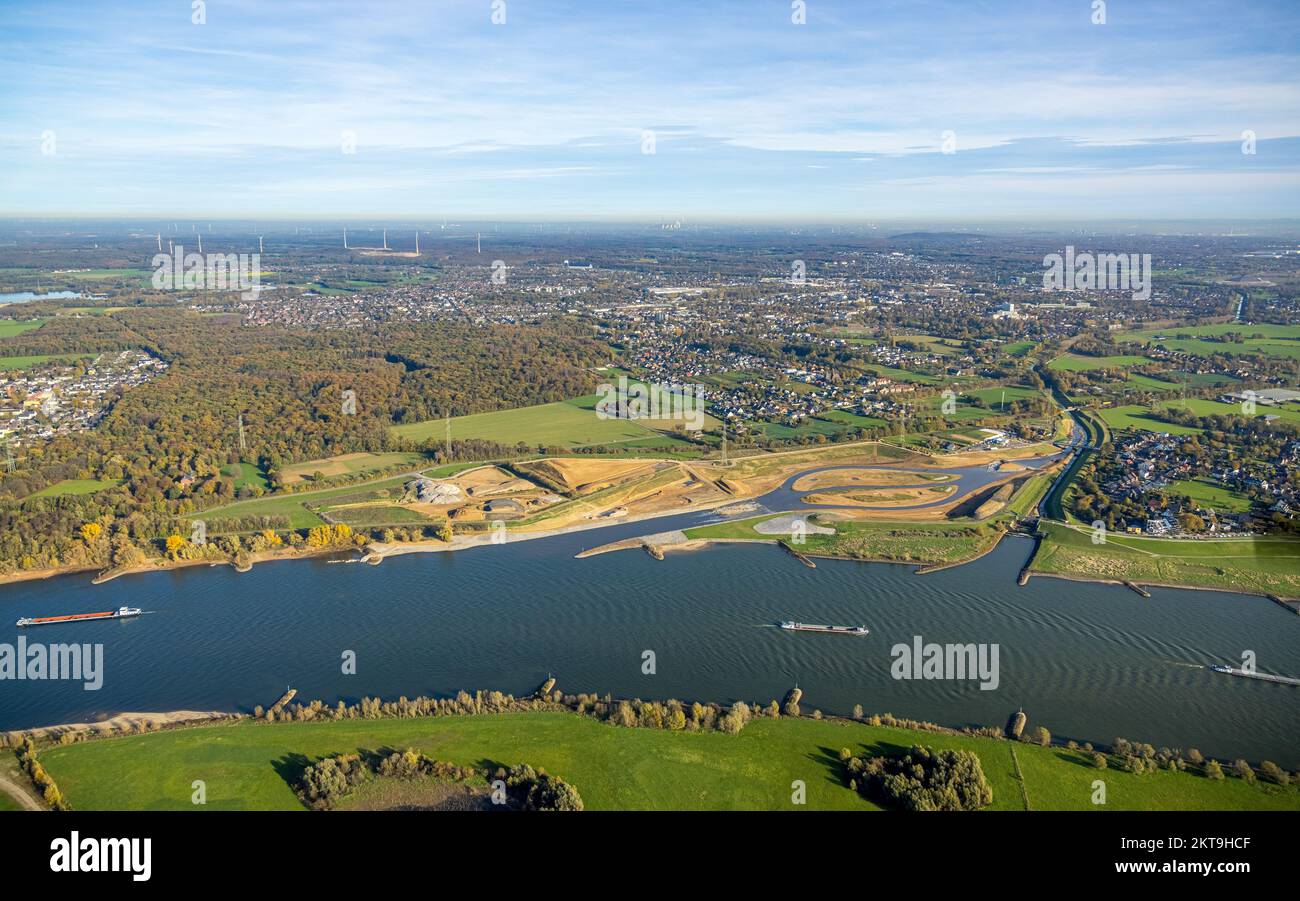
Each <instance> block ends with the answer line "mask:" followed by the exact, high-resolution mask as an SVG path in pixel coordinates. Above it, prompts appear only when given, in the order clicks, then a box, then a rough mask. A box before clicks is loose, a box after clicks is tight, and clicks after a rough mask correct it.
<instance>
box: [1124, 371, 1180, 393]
mask: <svg viewBox="0 0 1300 901" xmlns="http://www.w3.org/2000/svg"><path fill="white" fill-rule="evenodd" d="M1124 381H1125V382H1126V383H1127V384H1129V385H1132V386H1134V387H1137V388H1145V389H1147V390H1148V391H1176V390H1178V389H1179V388H1180V387H1181V386H1180V385H1179V384H1178V383H1177V382H1167V381H1164V380H1163V379H1155V378H1152V377H1151V376H1149V375H1143V374H1142V373H1140V372H1130V373H1128V374H1127V377H1126V378H1125V379H1124Z"/></svg>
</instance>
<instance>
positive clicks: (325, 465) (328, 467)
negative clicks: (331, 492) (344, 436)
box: [281, 451, 426, 482]
mask: <svg viewBox="0 0 1300 901" xmlns="http://www.w3.org/2000/svg"><path fill="white" fill-rule="evenodd" d="M340 456H346V457H349V458H350V459H347V460H343V459H340V457H326V458H324V459H321V460H304V461H303V462H301V463H291V464H289V465H288V466H285V467H284V468H283V470H281V474H282V475H283V477H284V479H285V481H294V482H297V481H300V480H303V479H307V480H310V479H311V477H312V474H313V473H315V472H316V471H318V470H322V471H324V473H325V476H326V478H327V479H328V478H330V477H331V476H338V475H344V474H348V475H365V474H367V473H371V472H378V471H379V470H383V469H389V468H391V467H394V466H409V467H411V468H412V469H415V468H418V467H419V466H420V464H421V463H424V462H425V461H426V458H425V456H424V454H421V453H406V452H398V451H395V452H392V453H367V454H361V455H353V454H343V455H340ZM340 466H341V467H342V468H343V469H344V470H345V472H344V473H338V472H336V471H334V470H337V469H338V468H339V467H340Z"/></svg>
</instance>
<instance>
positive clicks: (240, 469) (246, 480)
mask: <svg viewBox="0 0 1300 901" xmlns="http://www.w3.org/2000/svg"><path fill="white" fill-rule="evenodd" d="M221 472H222V474H224V475H228V476H234V477H235V490H236V491H238V490H239V489H240V488H243V487H244V486H245V485H252V486H256V487H258V488H261V489H262V490H263V491H266V490H267V489H269V488H270V487H271V483H270V482H268V481H267V480H266V473H264V472H262V470H260V469H258V468H257V464H255V463H231V464H230V465H229V466H226V467H225V468H223V469H222V470H221Z"/></svg>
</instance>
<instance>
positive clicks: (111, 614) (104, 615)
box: [18, 607, 143, 627]
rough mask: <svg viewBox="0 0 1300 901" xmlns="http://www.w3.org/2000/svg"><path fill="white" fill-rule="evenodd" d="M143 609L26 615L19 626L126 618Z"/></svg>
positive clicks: (131, 608)
mask: <svg viewBox="0 0 1300 901" xmlns="http://www.w3.org/2000/svg"><path fill="white" fill-rule="evenodd" d="M142 612H143V611H141V610H140V608H139V607H118V608H117V609H116V610H105V611H103V612H101V613H68V614H66V615H64V616H24V617H23V618H22V619H20V620H18V625H19V627H22V626H48V625H50V624H52V623H76V622H81V621H82V620H87V619H125V618H126V617H128V616H139V615H140V614H141V613H142Z"/></svg>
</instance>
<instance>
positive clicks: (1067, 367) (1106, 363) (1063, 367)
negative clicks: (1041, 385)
mask: <svg viewBox="0 0 1300 901" xmlns="http://www.w3.org/2000/svg"><path fill="white" fill-rule="evenodd" d="M1150 362H1151V361H1150V360H1148V359H1147V358H1146V357H1137V356H1133V355H1132V354H1116V355H1114V356H1109V357H1088V356H1083V355H1081V354H1062V355H1061V356H1059V357H1057V358H1056V359H1055V360H1053V361H1052V362H1050V363H1048V364H1047V368H1048V369H1055V370H1057V371H1064V372H1086V371H1088V370H1091V369H1125V368H1127V367H1130V366H1141V365H1143V364H1144V363H1150Z"/></svg>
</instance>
